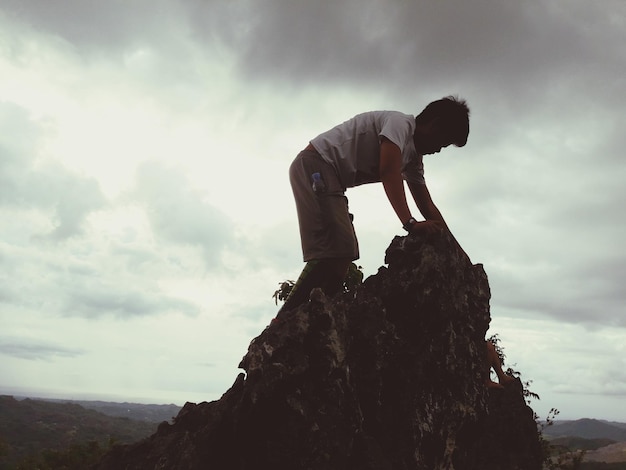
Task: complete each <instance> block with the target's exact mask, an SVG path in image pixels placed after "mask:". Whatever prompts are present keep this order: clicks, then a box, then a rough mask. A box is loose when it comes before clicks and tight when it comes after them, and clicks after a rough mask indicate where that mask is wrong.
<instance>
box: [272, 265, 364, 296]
mask: <svg viewBox="0 0 626 470" xmlns="http://www.w3.org/2000/svg"><path fill="white" fill-rule="evenodd" d="M362 270H363V267H361V266H357V265H356V264H355V263H352V264H350V267H349V268H348V272H347V274H346V277H345V279H344V280H343V292H344V293H349V292H356V288H357V287H359V286H360V285H361V284H362V283H363V271H362ZM295 284H296V283H295V281H292V280H286V281H283V282H279V283H278V285H279V286H280V287H279V288H278V289H277V290H276V292H274V295H272V298H273V299H274V302H275V303H276V305H278V301H281V302H284V301H285V300H287V297H289V293H290V292H291V290H292V289H293V286H294V285H295Z"/></svg>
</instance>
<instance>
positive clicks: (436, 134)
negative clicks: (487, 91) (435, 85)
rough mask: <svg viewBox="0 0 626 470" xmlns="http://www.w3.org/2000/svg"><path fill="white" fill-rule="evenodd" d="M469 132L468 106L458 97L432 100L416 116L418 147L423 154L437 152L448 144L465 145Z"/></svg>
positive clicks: (415, 139)
mask: <svg viewBox="0 0 626 470" xmlns="http://www.w3.org/2000/svg"><path fill="white" fill-rule="evenodd" d="M468 135H469V108H468V106H467V103H466V102H465V100H462V99H460V98H457V97H455V96H446V97H445V98H442V99H440V100H437V101H433V102H432V103H430V104H428V106H426V107H425V108H424V110H423V111H422V112H421V113H420V114H418V115H417V116H416V117H415V135H414V141H415V149H416V150H417V152H418V153H420V154H424V155H426V154H430V153H436V152H439V151H440V150H441V149H442V148H443V147H447V146H448V145H455V146H457V147H463V146H464V145H465V144H466V143H467V136H468Z"/></svg>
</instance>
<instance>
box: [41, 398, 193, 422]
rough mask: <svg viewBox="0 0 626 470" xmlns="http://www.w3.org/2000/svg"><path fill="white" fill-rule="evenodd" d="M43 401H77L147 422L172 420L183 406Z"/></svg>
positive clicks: (111, 414) (46, 399) (87, 406)
mask: <svg viewBox="0 0 626 470" xmlns="http://www.w3.org/2000/svg"><path fill="white" fill-rule="evenodd" d="M41 400H43V401H49V402H53V403H75V404H77V405H80V406H82V407H83V408H87V409H89V410H95V411H99V412H100V413H102V414H105V415H107V416H117V417H120V418H129V419H134V420H136V421H145V422H147V423H161V422H162V421H171V420H172V418H174V417H175V416H176V415H177V414H178V412H179V411H180V410H181V407H180V406H178V405H174V404H169V405H144V404H142V403H128V402H124V403H115V402H109V401H92V400H89V401H87V400H59V399H51V398H42V399H41Z"/></svg>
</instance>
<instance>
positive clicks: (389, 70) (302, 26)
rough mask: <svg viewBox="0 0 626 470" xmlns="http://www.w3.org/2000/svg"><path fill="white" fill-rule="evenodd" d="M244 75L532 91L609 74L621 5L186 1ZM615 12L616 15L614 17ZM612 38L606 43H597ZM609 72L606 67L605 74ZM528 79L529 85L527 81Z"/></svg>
mask: <svg viewBox="0 0 626 470" xmlns="http://www.w3.org/2000/svg"><path fill="white" fill-rule="evenodd" d="M187 6H188V8H189V9H190V11H192V12H193V15H192V17H191V21H193V22H194V23H195V31H196V34H197V35H199V36H201V37H203V38H205V39H206V40H209V39H215V38H216V37H218V38H219V39H221V40H222V41H224V42H225V43H226V44H227V45H229V46H231V47H232V49H233V50H234V51H236V53H237V56H238V58H237V61H238V64H239V66H240V68H241V70H242V71H244V72H245V73H246V74H248V75H249V76H250V77H256V78H258V77H271V78H272V79H274V80H278V81H281V82H295V83H299V82H304V83H307V84H321V83H328V81H338V82H344V83H347V84H350V85H354V84H359V83H360V84H367V85H373V86H382V87H385V86H390V85H391V83H393V85H392V87H393V88H395V87H397V86H398V84H403V85H405V86H407V85H411V86H413V87H420V86H427V87H431V88H432V87H433V85H434V83H433V82H437V83H439V84H441V83H445V84H448V85H453V84H457V85H462V84H467V83H468V82H472V81H477V80H480V81H481V86H483V87H485V88H489V89H490V90H492V92H493V93H494V95H495V96H498V97H500V96H501V95H502V94H503V92H504V91H505V90H510V89H511V88H513V89H520V88H525V89H526V90H527V93H530V92H531V91H532V89H536V91H539V92H541V91H542V90H545V89H546V88H547V87H549V86H551V85H556V84H558V83H559V82H560V81H561V80H562V78H563V76H564V75H565V76H567V75H570V74H582V75H584V76H588V75H589V74H593V75H596V74H598V73H601V74H602V73H603V72H599V70H603V71H605V72H608V73H609V74H613V75H615V71H616V70H617V67H616V64H617V63H618V61H621V62H623V60H624V57H625V55H624V54H625V53H624V51H623V48H620V47H618V45H619V44H620V43H622V42H623V41H621V40H622V39H623V37H624V33H623V18H624V14H625V7H624V5H623V2H618V1H612V2H611V1H609V2H603V3H602V4H601V5H600V4H598V3H597V2H596V3H590V2H582V1H578V2H567V3H556V2H547V1H538V2H531V3H529V2H513V1H505V2H489V1H487V2H479V3H476V2H464V1H460V0H459V1H451V2H426V1H412V2H407V1H388V2H379V1H372V0H370V1H361V0H358V1H357V0H348V1H342V2H331V1H323V2H308V1H292V0H276V1H273V2H252V1H249V2H228V3H221V2H208V3H200V2H187ZM620 15H621V19H620ZM607 44H608V45H613V46H614V47H613V48H607V47H606V45H607ZM611 71H613V73H611ZM530 83H534V84H535V85H536V86H529V85H530Z"/></svg>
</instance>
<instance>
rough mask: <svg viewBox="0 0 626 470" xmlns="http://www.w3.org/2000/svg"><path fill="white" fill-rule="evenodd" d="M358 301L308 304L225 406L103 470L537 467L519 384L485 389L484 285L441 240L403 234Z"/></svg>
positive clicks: (115, 456) (105, 463)
mask: <svg viewBox="0 0 626 470" xmlns="http://www.w3.org/2000/svg"><path fill="white" fill-rule="evenodd" d="M386 263H387V264H388V267H381V268H380V269H379V271H378V273H377V274H376V275H374V276H370V277H369V278H368V279H366V281H365V282H364V284H363V285H362V286H361V287H360V288H359V289H358V291H357V292H356V295H354V294H353V295H344V296H339V297H337V298H335V299H327V298H325V297H324V295H323V294H322V293H321V291H319V290H314V291H313V292H312V293H311V301H310V302H309V303H307V304H306V305H303V306H302V307H300V308H298V309H296V310H294V311H292V312H289V314H288V315H286V316H285V317H283V318H281V319H279V321H276V322H273V323H272V324H271V325H270V326H268V327H267V328H266V329H265V330H264V331H263V332H262V333H261V334H260V335H259V336H258V337H257V338H255V339H254V340H253V341H252V342H251V343H250V346H249V349H248V352H247V354H246V355H245V356H244V358H243V360H242V361H241V364H240V367H241V368H243V369H244V370H245V371H246V374H245V375H244V374H240V375H239V376H238V377H237V379H236V380H235V383H234V385H233V386H232V387H231V388H230V389H229V390H228V391H227V392H226V393H225V394H224V395H223V396H222V398H221V399H219V400H216V401H213V402H210V403H207V402H204V403H200V404H193V403H187V404H186V405H185V406H184V408H183V409H182V410H181V412H180V413H179V415H178V416H177V417H176V419H175V421H174V423H173V424H171V425H170V424H168V423H163V424H161V425H160V426H159V429H158V431H157V433H156V434H154V435H153V436H151V437H150V438H148V439H146V440H144V441H142V442H140V443H137V444H134V445H131V446H123V447H117V448H115V449H113V450H112V451H111V452H110V453H109V454H108V455H107V456H105V458H104V459H103V460H102V462H101V464H100V465H99V466H98V467H97V468H98V469H99V470H106V469H111V470H113V469H114V470H119V469H128V470H130V469H167V470H192V469H203V470H204V469H219V470H230V469H233V470H235V469H236V470H252V469H255V470H256V469H261V470H263V469H273V470H281V469H285V470H297V469H306V470H317V469H319V470H322V469H323V470H335V469H342V470H343V469H345V470H353V469H354V470H370V469H371V470H387V469H389V470H405V469H406V470H408V469H411V470H414V469H418V470H422V469H423V470H437V469H446V470H452V469H455V470H482V469H485V470H498V469H502V470H505V469H506V470H515V469H519V470H535V469H537V470H538V469H540V468H541V462H540V461H541V456H540V454H541V452H540V445H539V438H538V435H537V430H536V425H535V421H534V418H533V412H532V410H531V409H530V408H529V407H528V406H527V404H526V402H525V400H524V397H523V396H522V390H521V383H520V382H519V381H517V382H516V383H513V384H511V385H509V386H508V387H507V389H506V390H492V391H488V390H487V389H486V388H485V386H484V379H485V374H486V365H485V332H486V330H487V327H488V325H489V321H490V316H489V298H490V291H489V283H488V280H487V275H486V274H485V272H484V270H483V267H482V265H472V264H471V263H470V262H469V260H467V258H465V257H464V256H462V254H461V253H460V252H459V251H457V250H456V249H455V244H454V241H453V240H452V239H451V238H450V237H449V236H447V235H434V236H433V235H431V236H428V237H417V236H408V237H396V238H395V239H394V240H393V241H392V243H391V245H390V246H389V248H388V249H387V253H386Z"/></svg>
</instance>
